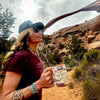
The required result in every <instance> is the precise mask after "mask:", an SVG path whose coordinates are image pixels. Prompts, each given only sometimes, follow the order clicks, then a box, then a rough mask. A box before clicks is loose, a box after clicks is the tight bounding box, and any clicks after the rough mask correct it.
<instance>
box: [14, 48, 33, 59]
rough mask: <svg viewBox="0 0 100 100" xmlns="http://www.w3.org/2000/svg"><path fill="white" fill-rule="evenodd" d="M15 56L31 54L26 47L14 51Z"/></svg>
mask: <svg viewBox="0 0 100 100" xmlns="http://www.w3.org/2000/svg"><path fill="white" fill-rule="evenodd" d="M15 56H19V57H28V56H32V55H31V53H30V52H29V51H28V50H27V49H25V50H20V51H18V52H16V53H15Z"/></svg>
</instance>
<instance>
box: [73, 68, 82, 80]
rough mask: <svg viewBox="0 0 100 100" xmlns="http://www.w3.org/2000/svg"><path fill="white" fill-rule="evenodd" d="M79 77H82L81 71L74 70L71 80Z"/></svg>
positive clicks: (79, 69)
mask: <svg viewBox="0 0 100 100" xmlns="http://www.w3.org/2000/svg"><path fill="white" fill-rule="evenodd" d="M81 77H82V69H81V68H75V70H74V72H73V74H72V78H74V79H79V78H81Z"/></svg>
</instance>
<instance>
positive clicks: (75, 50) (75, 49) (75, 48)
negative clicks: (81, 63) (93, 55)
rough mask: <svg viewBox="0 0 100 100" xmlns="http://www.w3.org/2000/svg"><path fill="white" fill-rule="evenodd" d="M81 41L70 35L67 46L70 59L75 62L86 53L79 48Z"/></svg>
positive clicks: (83, 49) (81, 47)
mask: <svg viewBox="0 0 100 100" xmlns="http://www.w3.org/2000/svg"><path fill="white" fill-rule="evenodd" d="M81 42H82V41H81V40H80V39H78V37H77V36H75V35H74V34H72V39H71V44H70V45H69V46H68V48H69V50H70V53H71V54H72V57H73V58H75V59H76V60H81V59H82V58H83V55H84V53H85V52H86V51H87V50H86V49H85V48H84V47H83V46H81Z"/></svg>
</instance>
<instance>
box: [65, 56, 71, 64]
mask: <svg viewBox="0 0 100 100" xmlns="http://www.w3.org/2000/svg"><path fill="white" fill-rule="evenodd" d="M64 63H65V64H69V63H70V59H69V57H68V56H66V57H65V58H64Z"/></svg>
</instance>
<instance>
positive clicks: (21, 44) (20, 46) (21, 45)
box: [2, 28, 33, 73]
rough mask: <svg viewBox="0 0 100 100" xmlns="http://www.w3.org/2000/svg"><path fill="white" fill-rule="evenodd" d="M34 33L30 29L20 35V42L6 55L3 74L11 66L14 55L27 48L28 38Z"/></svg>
mask: <svg viewBox="0 0 100 100" xmlns="http://www.w3.org/2000/svg"><path fill="white" fill-rule="evenodd" d="M31 32H33V29H32V28H29V29H27V30H25V31H23V32H21V33H20V35H19V37H18V40H17V42H16V43H14V44H13V45H12V47H11V49H10V51H9V52H8V53H7V54H6V55H5V58H4V61H3V63H2V72H3V73H5V71H6V68H7V65H8V64H9V62H10V60H11V59H12V57H13V55H14V54H15V53H16V52H18V51H20V50H22V49H24V48H27V45H28V44H27V42H28V41H27V38H28V36H29V34H30V33H31Z"/></svg>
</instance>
